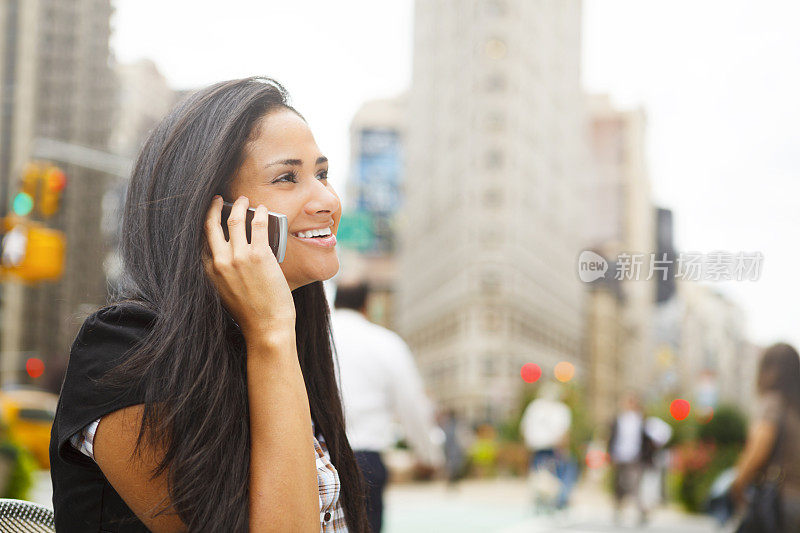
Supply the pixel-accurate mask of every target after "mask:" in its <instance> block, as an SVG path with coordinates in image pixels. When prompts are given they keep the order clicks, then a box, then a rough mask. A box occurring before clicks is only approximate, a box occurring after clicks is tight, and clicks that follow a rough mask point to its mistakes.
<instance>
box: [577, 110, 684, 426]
mask: <svg viewBox="0 0 800 533" xmlns="http://www.w3.org/2000/svg"><path fill="white" fill-rule="evenodd" d="M587 107H588V113H589V144H590V146H591V153H592V165H591V172H590V173H587V174H586V176H587V179H586V181H585V182H584V186H585V187H586V189H585V193H586V194H587V196H588V197H589V198H591V199H592V201H591V202H590V203H589V204H588V205H587V206H586V210H587V211H586V212H587V215H588V216H587V217H586V219H585V221H586V226H585V235H586V236H587V240H588V243H589V244H590V246H591V247H592V248H593V249H596V250H598V251H600V253H601V255H603V256H604V257H605V258H606V259H607V260H608V261H609V263H610V265H611V266H610V268H609V272H608V273H607V277H609V276H610V277H614V276H618V275H619V276H620V277H625V279H622V280H620V283H619V293H620V296H621V305H620V308H619V313H620V314H619V317H620V320H621V323H622V330H623V332H624V333H623V335H622V338H621V339H620V340H619V343H618V350H619V352H618V353H617V354H616V356H615V357H617V358H619V361H617V362H615V363H614V364H615V365H616V366H617V368H619V372H618V373H617V374H616V375H615V379H614V389H615V390H614V394H613V396H614V397H615V398H617V399H618V398H619V397H620V396H621V395H622V394H623V392H624V391H625V390H630V389H632V390H637V391H639V392H640V393H648V392H652V391H648V390H646V389H645V387H646V386H647V384H648V383H650V382H651V381H650V380H651V378H652V375H653V371H654V370H653V365H654V358H655V354H654V349H653V308H654V305H655V302H656V294H657V282H656V280H657V279H658V276H659V275H661V274H660V273H659V272H658V271H654V273H653V274H654V275H653V276H652V277H651V275H650V266H651V261H650V258H651V255H652V254H655V253H657V252H658V251H659V249H657V244H658V245H659V246H663V247H665V249H664V252H670V251H671V226H670V227H667V226H666V223H669V222H670V221H671V219H669V217H667V216H666V213H665V214H663V215H662V219H659V220H662V225H661V229H662V232H661V233H662V234H663V235H661V237H662V238H661V239H660V240H659V242H658V243H657V242H656V220H657V216H656V215H657V214H656V211H655V209H654V207H653V203H652V199H651V191H650V182H649V178H648V176H647V168H646V164H645V159H646V158H645V126H646V120H645V114H644V111H643V110H642V109H632V110H620V109H617V108H615V107H614V106H613V105H612V103H611V101H610V99H609V97H608V96H606V95H592V96H590V97H589V98H588V105H587ZM668 233H669V234H668ZM667 247H669V250H668V249H666V248H667ZM621 254H622V255H621ZM637 264H638V267H637V266H635V265H637ZM654 266H655V265H654ZM623 274H624V276H623ZM669 274H670V275H671V272H670V273H669ZM662 277H663V275H662ZM648 278H651V279H649V280H648ZM668 283H670V282H669V280H668V281H666V282H664V284H668ZM595 297H601V298H605V296H603V293H602V291H592V292H591V293H590V296H589V298H590V299H591V298H595ZM589 307H590V308H592V307H594V304H593V303H590V304H589ZM609 324H611V323H609ZM612 327H614V328H616V326H612ZM594 333H595V334H596V333H597V330H594ZM589 342H590V343H592V342H594V341H593V340H591V339H590V341H589ZM595 363H596V364H599V365H600V366H603V365H605V364H606V363H605V362H603V361H599V362H595ZM610 399H611V396H605V397H604V400H603V401H609V400H610ZM595 400H596V401H599V399H595ZM609 408H610V409H615V408H616V405H611V406H603V408H602V409H600V410H598V413H599V412H601V411H602V412H607V411H608V409H609ZM597 422H602V420H597Z"/></svg>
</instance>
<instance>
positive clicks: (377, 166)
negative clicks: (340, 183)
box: [338, 95, 408, 328]
mask: <svg viewBox="0 0 800 533" xmlns="http://www.w3.org/2000/svg"><path fill="white" fill-rule="evenodd" d="M407 113H408V104H407V97H406V95H400V96H398V97H395V98H388V99H381V100H371V101H369V102H366V103H364V105H362V106H361V108H359V110H358V111H357V112H356V114H355V116H354V117H353V121H352V122H351V124H350V176H349V178H348V180H347V186H346V194H345V195H344V196H345V198H346V200H345V205H344V212H343V215H342V222H340V224H339V234H338V237H339V238H340V240H341V246H340V247H339V260H340V261H341V264H342V268H341V269H340V273H341V277H339V278H338V281H339V282H345V283H347V282H350V281H355V280H356V279H358V280H363V281H366V282H367V283H369V286H370V297H369V305H368V313H369V316H370V320H372V321H373V322H377V323H379V324H381V325H383V326H385V327H389V328H393V327H394V312H393V310H394V291H395V284H396V277H397V274H396V272H397V265H396V260H395V259H396V258H395V254H394V251H395V248H396V241H397V237H396V228H397V222H398V218H397V215H398V213H399V211H400V208H401V205H402V202H403V197H402V188H403V176H404V167H405V164H404V148H403V146H404V141H405V120H406V116H407ZM348 226H349V229H348ZM348 231H349V232H350V235H349V237H350V239H351V240H352V241H353V242H348V235H347V233H348Z"/></svg>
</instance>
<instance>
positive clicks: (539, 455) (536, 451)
mask: <svg viewBox="0 0 800 533" xmlns="http://www.w3.org/2000/svg"><path fill="white" fill-rule="evenodd" d="M561 393H562V391H561V388H560V387H559V385H558V384H556V383H545V384H544V385H543V386H542V389H541V391H540V393H539V395H538V397H537V398H536V399H535V400H533V401H532V402H531V403H529V404H528V406H527V407H526V408H525V412H524V413H523V415H522V420H521V421H520V430H521V432H522V436H523V438H524V440H525V445H526V447H527V448H528V450H530V452H531V460H530V465H531V468H530V470H531V473H532V475H533V477H532V480H533V481H536V480H537V479H538V480H541V478H542V476H541V472H542V471H547V472H549V473H550V474H551V475H552V476H554V477H555V478H557V479H558V482H559V485H558V487H557V488H556V490H554V491H553V492H554V493H555V494H554V498H553V499H552V500H551V498H543V497H542V496H541V494H540V493H542V492H547V491H546V490H543V487H540V486H536V485H541V483H532V485H535V487H534V488H535V489H536V491H535V492H536V502H537V507H540V508H545V507H546V508H549V507H550V506H551V505H554V506H555V508H556V509H563V508H564V507H566V505H567V503H568V501H569V495H570V492H571V490H572V486H573V485H574V483H575V480H576V477H577V465H576V464H575V462H574V461H573V460H572V458H571V457H570V454H569V448H568V444H569V430H570V426H571V424H572V413H571V412H570V410H569V407H567V405H566V404H565V403H564V402H562V401H561ZM545 500H547V502H548V505H544V501H545ZM551 501H552V503H550V502H551Z"/></svg>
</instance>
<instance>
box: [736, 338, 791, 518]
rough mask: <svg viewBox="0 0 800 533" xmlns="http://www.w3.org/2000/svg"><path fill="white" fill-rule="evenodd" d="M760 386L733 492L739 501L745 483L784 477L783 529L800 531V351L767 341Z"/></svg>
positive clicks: (760, 373)
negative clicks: (799, 355)
mask: <svg viewBox="0 0 800 533" xmlns="http://www.w3.org/2000/svg"><path fill="white" fill-rule="evenodd" d="M757 387H758V394H759V406H758V414H757V418H756V420H755V423H754V424H753V425H752V426H751V428H750V432H749V435H748V437H747V443H746V444H745V449H744V452H742V456H741V457H740V459H739V463H738V466H737V476H736V480H735V481H734V483H733V487H732V493H733V497H734V499H735V500H736V501H737V502H739V503H741V502H743V501H744V489H745V487H747V485H749V484H750V483H751V482H760V481H762V480H764V479H776V478H779V479H782V482H781V487H780V506H779V514H780V520H781V530H782V531H787V532H790V531H791V532H797V531H800V461H798V456H800V357H798V354H797V351H796V350H795V349H794V348H793V347H791V346H789V345H788V344H783V343H780V344H775V345H773V346H771V347H769V348H768V349H767V350H766V351H765V352H764V354H763V355H762V356H761V362H760V366H759V369H758V378H757ZM773 518H776V517H773ZM759 521H762V520H759ZM760 525H763V524H760Z"/></svg>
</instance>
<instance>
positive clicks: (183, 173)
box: [102, 77, 369, 532]
mask: <svg viewBox="0 0 800 533" xmlns="http://www.w3.org/2000/svg"><path fill="white" fill-rule="evenodd" d="M281 108H285V109H289V110H291V111H294V112H295V113H297V111H295V110H294V109H293V108H292V107H291V106H290V105H289V104H288V95H287V93H286V91H285V89H284V88H283V87H282V86H281V85H280V84H279V83H278V82H276V81H274V80H272V79H270V78H262V77H253V78H246V79H241V80H232V81H227V82H221V83H217V84H215V85H212V86H210V87H207V88H205V89H202V90H200V91H198V92H196V93H194V94H193V95H191V96H190V97H188V98H187V99H186V100H184V101H183V102H181V103H180V104H178V105H177V106H176V108H175V109H174V110H173V111H172V112H171V113H170V114H169V115H168V116H167V117H166V118H165V119H163V120H162V121H161V123H160V124H159V125H158V126H157V127H156V128H155V130H154V131H153V132H152V133H151V134H150V136H149V138H148V139H147V141H146V142H145V144H144V146H143V148H142V150H141V152H140V154H139V157H138V160H137V162H136V166H135V168H134V170H133V175H132V177H131V180H130V184H129V186H128V192H127V198H126V201H125V209H124V214H123V221H122V231H121V236H120V255H121V259H122V264H123V267H124V268H123V275H122V281H121V282H120V283H119V285H118V286H117V287H114V288H112V295H111V297H110V300H109V304H115V303H118V302H120V301H121V300H132V301H135V302H139V303H141V304H142V305H145V306H146V307H148V308H150V309H152V310H153V311H155V312H156V314H157V318H156V319H155V321H154V323H153V325H152V329H151V330H149V333H148V335H147V336H146V338H144V339H143V340H142V342H141V343H140V344H139V345H138V347H137V348H136V349H135V350H134V353H132V355H131V356H130V357H128V358H127V359H126V361H125V362H124V363H123V364H121V365H119V366H117V367H115V368H114V369H113V370H112V371H111V372H109V373H108V374H106V375H105V376H103V379H102V382H103V383H104V384H107V385H110V386H117V387H120V386H122V387H124V386H128V387H130V386H131V384H134V383H136V384H140V386H141V387H142V390H144V391H145V398H146V399H145V402H144V404H145V407H144V416H143V420H142V427H141V430H140V432H139V436H138V439H137V444H136V450H139V448H140V444H141V443H142V440H143V439H144V438H145V435H146V438H147V439H148V440H149V441H150V442H151V443H153V444H155V445H157V446H159V447H161V449H163V450H165V455H164V458H163V460H161V462H160V463H159V465H158V467H157V469H156V470H154V472H153V477H155V476H157V475H160V474H161V473H163V472H164V471H165V470H167V469H168V472H169V475H168V485H169V498H170V500H171V502H172V504H173V505H174V507H175V510H176V511H177V513H178V515H179V516H180V518H181V519H182V520H183V522H184V523H185V524H186V525H187V526H188V527H189V530H190V531H215V532H216V531H236V532H240V531H242V532H244V531H247V530H248V521H249V510H248V502H249V497H248V494H249V475H248V474H249V466H250V417H249V410H248V396H247V375H246V368H247V365H246V358H247V356H246V348H245V343H244V338H243V336H242V334H241V332H240V330H239V329H238V327H237V326H236V324H235V322H233V320H232V319H231V317H230V315H228V313H227V311H226V310H225V308H224V307H223V305H222V302H221V300H220V297H219V294H218V292H217V291H216V289H215V287H214V286H213V284H212V282H211V281H210V280H209V279H208V277H207V276H206V274H205V272H204V269H203V265H202V261H201V254H202V252H203V250H204V249H206V250H207V249H208V248H207V243H206V240H205V239H206V237H205V232H204V230H203V226H204V221H205V216H206V212H207V209H208V207H209V205H210V203H211V199H212V197H213V196H214V195H215V194H221V195H222V196H223V197H225V198H229V196H228V195H227V192H228V189H229V183H230V180H231V178H232V176H233V175H234V174H235V172H236V171H237V169H238V168H239V167H240V165H241V164H242V161H243V159H244V156H245V150H246V145H247V143H248V141H250V140H251V139H252V138H253V137H254V135H256V133H255V132H256V130H257V129H258V127H259V124H260V122H259V121H260V120H261V119H262V118H263V117H264V116H265V115H267V114H268V113H269V112H271V111H274V110H277V109H281ZM298 115H299V113H298ZM231 200H232V199H231ZM292 296H293V297H294V303H295V308H296V311H297V321H296V337H297V352H298V357H299V360H300V367H301V369H302V372H303V379H304V381H305V386H306V390H307V392H308V399H309V404H310V408H311V416H312V418H313V420H314V423H315V427H316V430H317V431H318V432H319V433H321V434H322V436H323V437H324V439H325V442H326V443H327V446H328V449H329V453H330V456H331V462H332V463H333V465H334V466H335V467H336V469H337V471H338V473H339V478H340V481H341V503H342V507H343V508H344V511H345V516H346V520H347V525H348V529H349V530H350V531H354V532H362V531H368V530H369V526H368V524H367V520H366V511H365V507H364V494H365V493H364V482H363V478H362V477H361V472H360V470H359V468H358V465H357V463H356V461H355V457H354V455H353V451H352V449H351V448H350V444H349V443H348V441H347V437H346V435H345V427H344V417H343V414H342V404H341V399H340V396H339V389H338V387H337V384H336V381H335V377H334V376H335V374H334V368H333V354H332V350H331V340H330V339H331V334H330V317H329V311H328V305H327V302H326V299H325V293H324V291H323V287H322V282H320V281H318V282H315V283H311V284H309V285H306V286H304V287H300V288H298V289H295V290H294V291H293V292H292ZM232 413H236V414H237V416H231V414H232ZM309 445H310V443H309ZM297 453H304V452H303V450H298V452H297ZM309 453H312V452H311V451H310V450H309ZM276 497H277V495H276ZM164 511H166V508H162V509H161V511H160V512H164Z"/></svg>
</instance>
